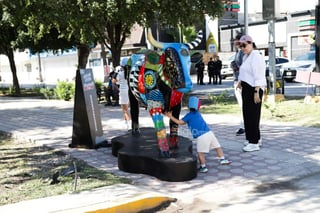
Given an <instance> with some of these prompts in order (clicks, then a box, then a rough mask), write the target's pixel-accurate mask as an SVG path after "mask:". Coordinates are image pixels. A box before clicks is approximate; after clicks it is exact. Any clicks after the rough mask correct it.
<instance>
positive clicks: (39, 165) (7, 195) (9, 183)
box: [0, 133, 130, 205]
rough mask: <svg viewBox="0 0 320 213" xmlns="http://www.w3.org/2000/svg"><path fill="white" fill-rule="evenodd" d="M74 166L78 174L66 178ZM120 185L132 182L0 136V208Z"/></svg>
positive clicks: (51, 152)
mask: <svg viewBox="0 0 320 213" xmlns="http://www.w3.org/2000/svg"><path fill="white" fill-rule="evenodd" d="M74 165H75V166H76V168H77V173H75V172H72V173H71V174H68V175H63V174H64V173H65V171H67V170H68V169H69V168H74ZM72 171H75V170H72ZM54 174H59V176H58V178H57V180H58V182H56V183H54V181H53V175H54ZM117 183H130V181H129V180H128V179H125V178H120V177H117V176H115V175H113V174H110V173H107V172H104V171H100V170H98V169H96V168H94V167H91V166H89V165H88V164H86V163H85V162H84V161H81V160H78V159H75V158H72V157H71V156H70V155H66V154H64V153H63V152H60V151H56V150H52V149H49V148H47V147H44V146H37V145H36V144H34V143H31V142H25V141H20V140H13V139H12V138H10V137H9V136H8V135H6V134H3V133H0V191H1V193H0V205H5V204H10V203H16V202H19V201H22V200H29V199H35V198H42V197H48V196H54V195H60V194H65V193H74V192H78V191H82V190H90V189H94V188H97V187H102V186H108V185H113V184H117Z"/></svg>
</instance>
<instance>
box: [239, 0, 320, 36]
mask: <svg viewBox="0 0 320 213" xmlns="http://www.w3.org/2000/svg"><path fill="white" fill-rule="evenodd" d="M319 1H320V0H319ZM248 26H249V24H248V0H244V35H247V34H248Z"/></svg>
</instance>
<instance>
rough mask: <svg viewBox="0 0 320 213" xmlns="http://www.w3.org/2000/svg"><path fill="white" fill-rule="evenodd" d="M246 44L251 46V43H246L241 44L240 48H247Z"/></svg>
mask: <svg viewBox="0 0 320 213" xmlns="http://www.w3.org/2000/svg"><path fill="white" fill-rule="evenodd" d="M248 44H251V42H249V41H248V43H247V44H246V43H241V44H240V48H246V46H247V45H248Z"/></svg>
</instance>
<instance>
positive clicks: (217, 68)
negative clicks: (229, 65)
mask: <svg viewBox="0 0 320 213" xmlns="http://www.w3.org/2000/svg"><path fill="white" fill-rule="evenodd" d="M221 69H222V61H221V60H220V58H219V56H218V55H216V57H215V58H214V71H213V83H214V84H218V83H219V84H221V83H222V79H221Z"/></svg>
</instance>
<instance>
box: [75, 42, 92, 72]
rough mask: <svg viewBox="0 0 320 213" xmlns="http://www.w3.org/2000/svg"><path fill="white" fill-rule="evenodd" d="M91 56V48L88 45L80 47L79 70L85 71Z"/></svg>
mask: <svg viewBox="0 0 320 213" xmlns="http://www.w3.org/2000/svg"><path fill="white" fill-rule="evenodd" d="M89 54H90V47H89V46H88V45H85V44H80V45H78V69H85V68H86V67H87V63H88V58H89Z"/></svg>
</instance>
